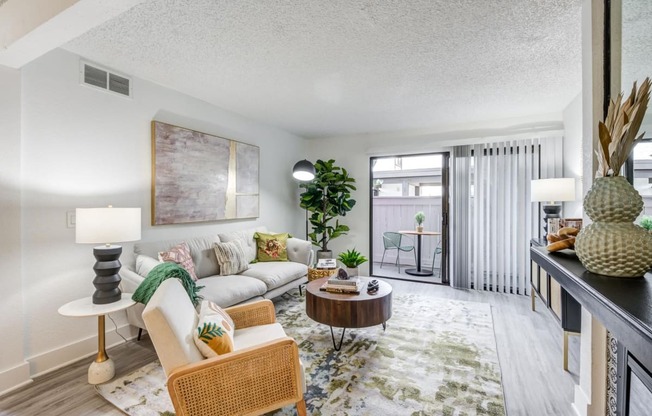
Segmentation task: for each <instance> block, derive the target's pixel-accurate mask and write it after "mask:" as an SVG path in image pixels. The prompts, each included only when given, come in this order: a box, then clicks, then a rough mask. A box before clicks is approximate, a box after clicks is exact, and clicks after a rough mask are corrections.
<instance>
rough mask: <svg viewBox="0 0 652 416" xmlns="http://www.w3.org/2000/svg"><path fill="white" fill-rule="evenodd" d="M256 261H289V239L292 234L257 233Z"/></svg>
mask: <svg viewBox="0 0 652 416" xmlns="http://www.w3.org/2000/svg"><path fill="white" fill-rule="evenodd" d="M254 238H255V239H256V248H257V251H256V259H257V260H258V261H288V248H287V247H288V238H290V234H288V233H283V234H264V233H255V234H254Z"/></svg>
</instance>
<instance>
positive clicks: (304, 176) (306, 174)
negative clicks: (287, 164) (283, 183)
mask: <svg viewBox="0 0 652 416" xmlns="http://www.w3.org/2000/svg"><path fill="white" fill-rule="evenodd" d="M316 174H317V171H316V170H315V165H313V164H312V163H311V162H310V161H308V160H306V159H304V160H300V161H298V162H297V163H295V164H294V168H292V176H293V177H294V179H296V180H298V181H302V182H306V181H311V180H313V179H315V175H316Z"/></svg>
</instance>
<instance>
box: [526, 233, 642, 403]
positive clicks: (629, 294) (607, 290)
mask: <svg viewBox="0 0 652 416" xmlns="http://www.w3.org/2000/svg"><path fill="white" fill-rule="evenodd" d="M530 255H531V259H532V261H533V262H535V263H536V264H538V265H539V266H540V267H541V268H542V269H544V270H545V271H546V272H547V273H549V274H550V275H551V276H552V278H554V279H555V280H556V281H557V282H558V283H559V285H561V287H562V288H563V289H564V290H565V291H566V292H567V293H568V295H570V296H571V297H572V298H574V299H576V300H577V302H579V304H581V305H582V307H583V308H584V309H586V310H587V311H588V312H589V313H590V314H591V315H592V316H593V317H595V318H596V319H597V320H598V321H600V322H601V323H602V324H603V325H604V327H605V328H606V329H607V330H608V331H609V332H610V333H611V334H612V335H613V336H614V337H615V338H616V339H617V340H618V371H617V372H618V382H617V383H618V386H617V395H618V399H617V408H618V414H619V415H623V416H625V415H628V416H636V415H648V414H649V411H650V407H652V376H651V375H650V370H651V369H652V274H649V273H648V274H647V275H646V276H645V277H642V278H635V279H627V278H615V277H608V276H602V275H598V274H593V273H590V272H588V271H587V270H586V269H585V268H584V266H582V264H581V263H580V262H579V260H578V259H577V256H576V255H575V253H573V252H570V251H561V252H556V253H548V251H547V250H546V248H545V247H543V246H534V245H533V246H531V247H530ZM650 255H652V253H650Z"/></svg>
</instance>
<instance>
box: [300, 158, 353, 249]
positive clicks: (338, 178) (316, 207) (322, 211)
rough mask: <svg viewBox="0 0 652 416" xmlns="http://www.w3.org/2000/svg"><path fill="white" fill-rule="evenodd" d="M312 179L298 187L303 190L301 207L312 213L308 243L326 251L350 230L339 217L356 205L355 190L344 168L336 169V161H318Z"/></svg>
mask: <svg viewBox="0 0 652 416" xmlns="http://www.w3.org/2000/svg"><path fill="white" fill-rule="evenodd" d="M315 170H316V171H317V173H316V175H315V179H313V180H312V181H311V182H305V183H302V184H300V185H299V186H300V187H301V188H304V189H305V191H304V192H303V193H302V194H301V208H304V209H306V210H308V212H310V213H311V215H310V218H309V221H310V225H311V226H312V232H311V233H309V234H308V238H309V239H310V241H311V242H312V243H313V244H314V245H316V246H319V247H321V250H322V251H328V243H329V242H330V241H331V240H332V239H334V238H337V237H339V236H341V235H345V234H346V233H347V232H348V231H349V227H348V226H347V225H345V224H341V223H340V221H339V217H343V216H345V215H346V214H347V213H348V212H349V211H351V209H352V208H353V207H354V206H355V199H353V198H351V191H355V190H356V187H355V185H354V184H355V179H353V178H352V177H351V176H349V172H347V170H346V169H344V168H342V167H339V166H336V165H335V160H333V159H330V160H328V161H323V160H318V161H317V162H315Z"/></svg>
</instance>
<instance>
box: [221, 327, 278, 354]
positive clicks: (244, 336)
mask: <svg viewBox="0 0 652 416" xmlns="http://www.w3.org/2000/svg"><path fill="white" fill-rule="evenodd" d="M286 336H287V335H286V334H285V331H284V330H283V327H282V326H281V324H279V323H278V322H276V323H273V324H267V325H258V326H252V327H249V328H244V329H236V330H235V334H234V337H233V344H234V348H235V350H236V351H237V350H242V349H244V348H249V347H253V346H255V345H260V344H263V343H265V342H269V341H273V340H275V339H279V338H284V337H286Z"/></svg>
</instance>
